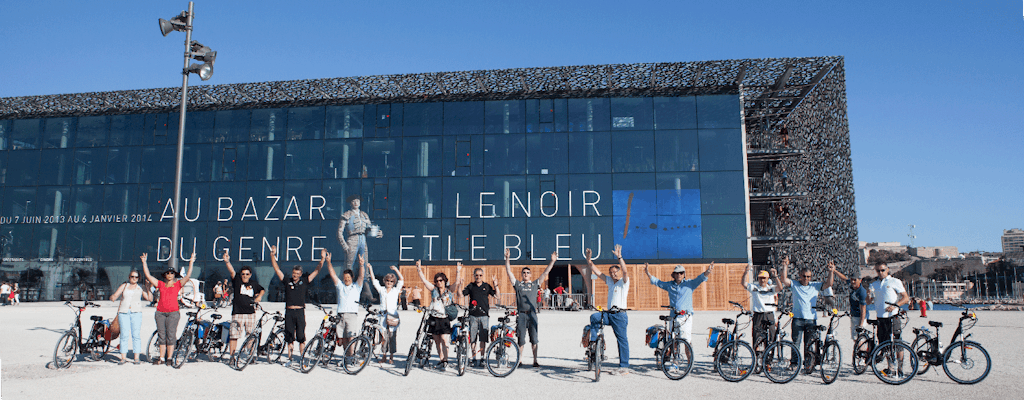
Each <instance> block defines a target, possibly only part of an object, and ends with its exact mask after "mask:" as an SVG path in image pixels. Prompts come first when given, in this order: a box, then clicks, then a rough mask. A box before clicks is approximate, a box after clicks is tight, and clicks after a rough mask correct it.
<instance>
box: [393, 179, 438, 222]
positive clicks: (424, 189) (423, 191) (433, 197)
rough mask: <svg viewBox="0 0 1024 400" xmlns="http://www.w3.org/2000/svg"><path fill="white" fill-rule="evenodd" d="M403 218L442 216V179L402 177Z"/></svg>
mask: <svg viewBox="0 0 1024 400" xmlns="http://www.w3.org/2000/svg"><path fill="white" fill-rule="evenodd" d="M402 218H441V179H440V178H405V179H402Z"/></svg>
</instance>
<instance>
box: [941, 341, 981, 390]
mask: <svg viewBox="0 0 1024 400" xmlns="http://www.w3.org/2000/svg"><path fill="white" fill-rule="evenodd" d="M942 369H943V370H944V371H946V376H948V377H949V379H952V380H953V381H954V382H956V383H962V384H968V385H971V384H975V383H978V382H981V381H982V380H983V379H985V377H986V376H988V372H989V370H990V369H992V359H991V358H990V357H989V356H988V351H985V348H984V347H981V345H980V344H978V343H977V342H972V341H967V342H956V343H953V344H952V345H950V346H949V348H948V349H946V353H945V354H943V355H942Z"/></svg>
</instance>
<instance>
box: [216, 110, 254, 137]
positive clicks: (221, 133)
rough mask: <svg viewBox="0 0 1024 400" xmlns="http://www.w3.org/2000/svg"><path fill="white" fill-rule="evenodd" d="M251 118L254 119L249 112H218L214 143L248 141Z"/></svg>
mask: <svg viewBox="0 0 1024 400" xmlns="http://www.w3.org/2000/svg"><path fill="white" fill-rule="evenodd" d="M250 118H252V112H251V111H249V110H224V111H217V115H216V116H215V122H214V128H213V141H214V142H215V143H222V142H236V141H248V140H249V120H250Z"/></svg>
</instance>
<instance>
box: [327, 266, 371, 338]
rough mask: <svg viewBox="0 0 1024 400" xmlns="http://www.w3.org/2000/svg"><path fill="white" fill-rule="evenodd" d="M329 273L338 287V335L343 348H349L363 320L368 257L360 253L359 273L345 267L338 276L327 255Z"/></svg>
mask: <svg viewBox="0 0 1024 400" xmlns="http://www.w3.org/2000/svg"><path fill="white" fill-rule="evenodd" d="M326 260H327V261H326V262H327V273H329V274H330V276H331V280H332V281H334V287H335V288H337V289H338V307H337V310H336V311H337V313H338V315H340V316H341V321H339V322H338V337H339V338H341V348H343V349H344V348H347V347H348V342H351V341H352V338H354V337H356V336H357V335H359V329H360V327H361V325H362V321H359V296H360V295H361V294H362V293H363V270H365V269H366V259H365V258H363V256H362V255H361V254H360V255H359V256H358V262H359V265H358V273H353V272H352V270H351V269H347V268H346V269H345V270H344V271H342V273H341V278H338V273H337V272H334V267H333V266H332V265H331V256H330V254H329V253H328V254H327V256H326Z"/></svg>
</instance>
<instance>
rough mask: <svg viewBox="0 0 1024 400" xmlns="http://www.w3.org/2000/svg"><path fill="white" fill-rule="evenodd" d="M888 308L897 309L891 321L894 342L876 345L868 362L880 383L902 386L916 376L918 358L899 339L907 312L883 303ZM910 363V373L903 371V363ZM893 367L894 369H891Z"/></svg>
mask: <svg viewBox="0 0 1024 400" xmlns="http://www.w3.org/2000/svg"><path fill="white" fill-rule="evenodd" d="M885 304H888V305H890V306H893V307H896V308H898V309H899V312H898V313H897V314H896V316H895V317H893V318H894V319H893V320H892V331H893V336H894V337H896V338H897V339H896V340H886V341H884V342H882V343H881V344H879V345H878V347H876V348H875V350H874V351H873V352H871V355H870V356H869V357H868V360H869V361H871V363H870V364H871V370H872V372H874V373H875V376H876V377H878V379H879V380H881V381H882V382H885V383H888V384H890V385H902V384H904V383H907V382H908V381H910V379H912V378H913V377H914V375H916V374H917V367H918V362H919V361H918V358H917V355H916V354H914V349H912V348H911V347H910V345H909V344H907V342H904V341H903V339H902V338H901V337H900V332H901V331H902V330H903V327H904V325H906V320H907V311H906V310H904V309H902V308H899V305H897V304H895V303H889V302H885ZM904 362H909V363H910V372H904V371H903V363H904ZM893 367H895V368H893Z"/></svg>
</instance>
